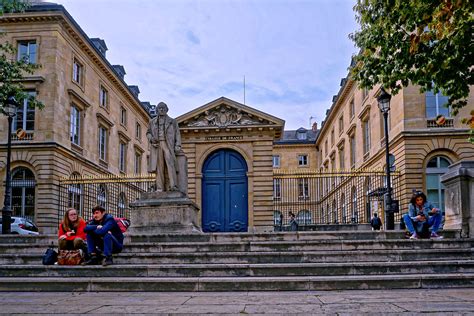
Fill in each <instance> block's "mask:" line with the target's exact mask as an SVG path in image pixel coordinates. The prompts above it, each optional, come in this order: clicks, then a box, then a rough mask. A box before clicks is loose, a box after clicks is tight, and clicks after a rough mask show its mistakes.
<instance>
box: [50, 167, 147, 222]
mask: <svg viewBox="0 0 474 316" xmlns="http://www.w3.org/2000/svg"><path fill="white" fill-rule="evenodd" d="M154 184H155V175H153V174H146V175H103V176H93V177H92V176H73V177H70V178H64V179H62V180H61V181H60V185H59V212H58V223H59V222H60V221H61V220H62V219H63V216H64V213H65V212H66V210H67V209H68V208H70V207H73V208H75V209H76V210H78V211H79V215H80V216H82V217H83V218H84V219H86V220H88V219H90V218H92V208H94V207H95V206H96V205H101V206H102V207H104V208H105V209H106V210H107V212H108V213H110V214H112V215H113V216H116V217H126V218H130V206H129V204H130V202H133V201H135V200H136V199H137V198H139V197H140V194H141V193H143V192H148V191H150V190H151V188H152V187H153V185H154Z"/></svg>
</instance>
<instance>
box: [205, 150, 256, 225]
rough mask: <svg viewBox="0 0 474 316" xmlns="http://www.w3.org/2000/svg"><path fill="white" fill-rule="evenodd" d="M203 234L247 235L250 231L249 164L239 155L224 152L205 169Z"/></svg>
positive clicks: (211, 158)
mask: <svg viewBox="0 0 474 316" xmlns="http://www.w3.org/2000/svg"><path fill="white" fill-rule="evenodd" d="M202 174H203V179H202V229H203V231H204V232H246V231H247V227H248V188H247V186H248V185H247V164H246V162H245V159H244V158H243V157H242V156H241V155H240V154H239V153H237V152H236V151H234V150H230V149H221V150H218V151H215V152H213V153H212V154H210V155H209V157H207V159H206V161H205V162H204V165H203V168H202Z"/></svg>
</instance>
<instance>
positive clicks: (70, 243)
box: [58, 208, 86, 250]
mask: <svg viewBox="0 0 474 316" xmlns="http://www.w3.org/2000/svg"><path fill="white" fill-rule="evenodd" d="M85 227H86V221H85V220H83V219H82V218H81V217H80V216H79V215H78V214H77V210H76V209H74V208H68V209H67V210H66V212H65V213H64V218H63V220H62V222H61V224H59V229H58V247H59V250H79V249H83V248H84V247H85V240H86V233H85V232H84V228H85Z"/></svg>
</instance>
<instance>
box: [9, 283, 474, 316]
mask: <svg viewBox="0 0 474 316" xmlns="http://www.w3.org/2000/svg"><path fill="white" fill-rule="evenodd" d="M0 304H1V305H0V306H1V307H0V314H8V315H15V314H20V315H45V314H47V315H53V314H61V315H84V314H85V315H111V314H112V315H114V316H115V315H129V314H134V315H168V314H185V315H189V314H213V315H245V314H249V315H260V314H265V315H276V314H284V315H295V314H299V315H313V314H314V315H319V314H327V315H354V314H377V315H386V314H406V315H416V314H422V313H423V314H426V313H428V314H430V315H474V288H467V289H443V290H425V289H421V290H362V291H361V290H357V291H313V292H219V293H215V292H201V293H194V292H193V293H189V292H186V293H179V292H178V293H176V292H173V293H171V292H164V293H156V292H154V293H151V292H120V293H117V292H100V293H98V292H86V293H63V292H41V293H36V292H10V293H0Z"/></svg>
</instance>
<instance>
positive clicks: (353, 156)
mask: <svg viewBox="0 0 474 316" xmlns="http://www.w3.org/2000/svg"><path fill="white" fill-rule="evenodd" d="M349 145H350V148H351V157H350V158H351V168H354V167H355V163H356V143H355V135H352V136H351V137H350V138H349Z"/></svg>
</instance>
